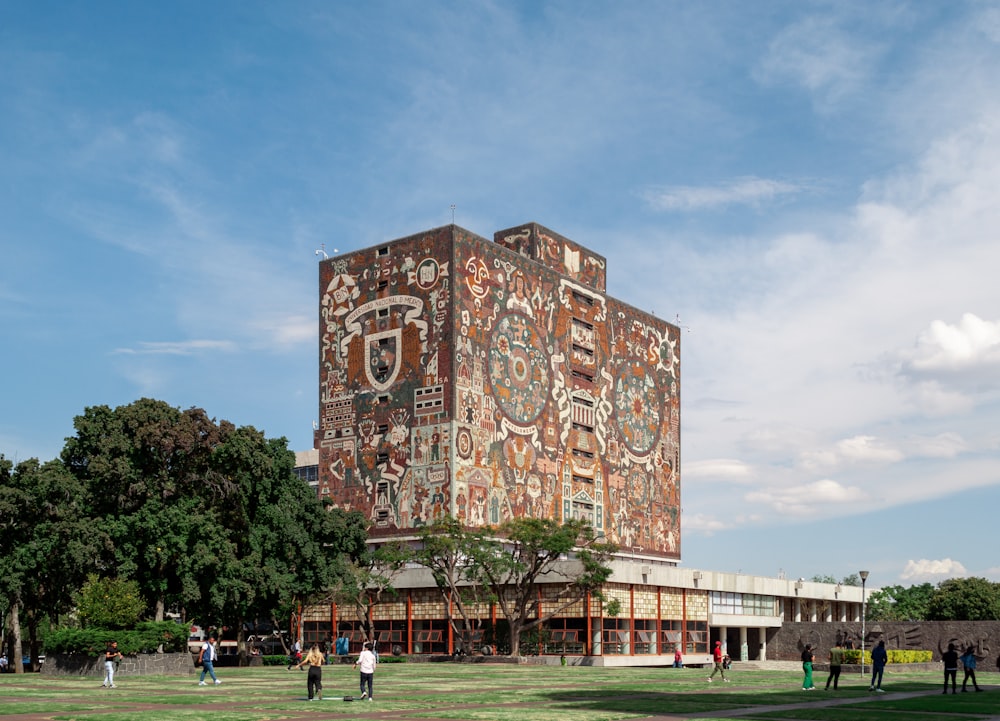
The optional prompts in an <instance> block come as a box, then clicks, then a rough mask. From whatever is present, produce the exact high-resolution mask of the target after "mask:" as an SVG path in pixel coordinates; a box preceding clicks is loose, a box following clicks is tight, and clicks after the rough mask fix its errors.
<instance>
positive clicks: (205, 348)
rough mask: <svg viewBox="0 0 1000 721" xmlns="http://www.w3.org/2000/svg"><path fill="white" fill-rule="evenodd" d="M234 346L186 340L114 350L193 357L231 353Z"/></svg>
mask: <svg viewBox="0 0 1000 721" xmlns="http://www.w3.org/2000/svg"><path fill="white" fill-rule="evenodd" d="M236 349H237V347H236V344H235V343H233V342H232V341H228V340H187V341H149V342H145V341H144V342H140V343H139V344H138V347H136V348H116V349H115V351H114V352H115V353H118V354H121V355H195V354H199V353H203V352H214V351H218V352H224V353H232V352H233V351H235V350H236Z"/></svg>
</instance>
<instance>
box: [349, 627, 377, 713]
mask: <svg viewBox="0 0 1000 721" xmlns="http://www.w3.org/2000/svg"><path fill="white" fill-rule="evenodd" d="M376 663H378V659H377V658H375V654H374V653H372V645H371V642H369V641H365V647H364V649H362V651H361V655H360V656H358V660H357V661H355V662H354V668H357V669H360V671H361V698H362V699H366V698H367V699H368V700H369V701H374V700H375V699H374V694H373V692H372V681H374V680H375V664H376Z"/></svg>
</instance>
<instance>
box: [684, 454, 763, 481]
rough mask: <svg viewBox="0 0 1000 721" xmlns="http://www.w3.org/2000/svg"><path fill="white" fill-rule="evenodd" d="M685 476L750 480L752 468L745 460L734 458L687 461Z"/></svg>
mask: <svg viewBox="0 0 1000 721" xmlns="http://www.w3.org/2000/svg"><path fill="white" fill-rule="evenodd" d="M683 472H684V478H715V479H720V480H727V481H743V480H749V479H750V476H751V468H750V466H749V465H747V464H746V463H744V462H743V461H740V460H736V459H732V458H714V459H709V460H705V461H694V462H692V463H685V464H684V466H683Z"/></svg>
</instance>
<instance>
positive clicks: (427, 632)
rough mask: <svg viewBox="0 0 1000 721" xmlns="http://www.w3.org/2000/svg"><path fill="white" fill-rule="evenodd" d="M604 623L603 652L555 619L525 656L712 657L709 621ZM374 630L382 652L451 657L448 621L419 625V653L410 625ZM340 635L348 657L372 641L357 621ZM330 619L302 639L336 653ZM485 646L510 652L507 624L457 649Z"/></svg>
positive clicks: (307, 627)
mask: <svg viewBox="0 0 1000 721" xmlns="http://www.w3.org/2000/svg"><path fill="white" fill-rule="evenodd" d="M594 622H595V623H597V622H600V623H601V624H602V631H601V632H600V640H599V641H596V640H593V642H595V643H600V648H599V649H592V648H590V646H591V642H592V639H589V638H588V637H587V622H586V619H583V618H558V619H552V620H551V621H550V622H549V623H548V624H547V625H546V626H545V627H544V628H541V629H536V630H534V631H529V632H526V633H524V634H522V636H521V653H523V654H528V655H531V654H542V655H546V654H572V655H587V654H590V653H602V654H604V655H609V656H614V655H623V656H629V655H657V654H659V655H670V654H673V652H674V650H675V649H676V648H678V647H680V649H681V651H682V652H683V653H687V654H690V653H708V640H709V639H708V623H707V622H706V621H687V622H686V623H685V622H684V621H680V620H661V621H657V620H644V619H636V620H635V621H630V620H629V619H623V618H605V619H594ZM373 625H374V628H373V632H374V635H375V640H376V642H377V644H378V648H379V651H380V652H381V653H393V652H394V649H396V648H398V650H399V651H400V652H401V653H415V654H446V653H448V652H449V649H448V622H447V621H445V620H443V619H434V620H423V621H414V622H413V626H414V627H413V630H412V640H413V649H412V651H409V650H408V649H407V643H408V641H409V638H410V636H409V632H408V630H407V622H406V621H402V620H400V621H376V622H375V623H374V624H373ZM338 626H339V629H340V630H339V631H338V632H337V636H338V637H345V638H347V639H348V644H349V651H348V653H351V654H356V653H359V652H360V651H361V648H362V645H363V644H364V642H365V641H366V640H367V639H366V636H365V633H364V630H363V629H362V627H361V625H360V624H359V623H357V622H343V623H340V624H338ZM331 629H332V625H331V623H330V622H329V621H305V622H303V624H302V640H303V642H304V644H305V646H306V648H308V647H309V646H311V645H312V644H318V645H320V647H321V648H327V649H332V648H333V644H334V639H333V636H332V635H331V634H332V630H331ZM484 646H489V647H491V648H495V649H496V651H497V652H498V653H507V652H509V639H508V634H507V633H506V624H505V623H504V622H500V623H498V625H497V627H496V628H492V627H489V628H478V629H475V630H473V631H472V632H471V634H470V635H469V637H468V638H466V639H464V642H463V639H460V638H458V637H456V639H455V642H454V647H455V648H454V649H453V650H457V649H459V648H461V647H465V648H466V649H468V650H470V651H472V652H477V651H480V650H482V648H483V647H484Z"/></svg>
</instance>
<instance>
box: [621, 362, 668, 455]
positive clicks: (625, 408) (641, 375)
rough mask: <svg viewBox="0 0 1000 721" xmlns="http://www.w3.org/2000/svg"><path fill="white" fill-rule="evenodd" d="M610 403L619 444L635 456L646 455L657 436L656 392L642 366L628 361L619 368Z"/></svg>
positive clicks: (658, 407) (658, 415)
mask: <svg viewBox="0 0 1000 721" xmlns="http://www.w3.org/2000/svg"><path fill="white" fill-rule="evenodd" d="M614 404H615V417H616V419H617V421H618V430H619V431H621V434H622V441H623V442H624V443H625V445H626V446H628V447H629V448H630V449H631V450H632V451H634V452H635V453H639V454H643V455H645V454H646V453H649V452H650V451H651V450H652V449H653V446H655V445H656V440H657V438H658V437H659V435H660V393H659V391H658V390H657V388H656V381H655V380H654V379H653V374H652V373H650V372H649V369H648V368H647V367H646V366H645V365H643V364H642V363H639V362H632V363H627V364H625V366H623V367H622V370H621V373H620V374H619V376H618V379H617V380H616V381H615V398H614Z"/></svg>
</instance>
